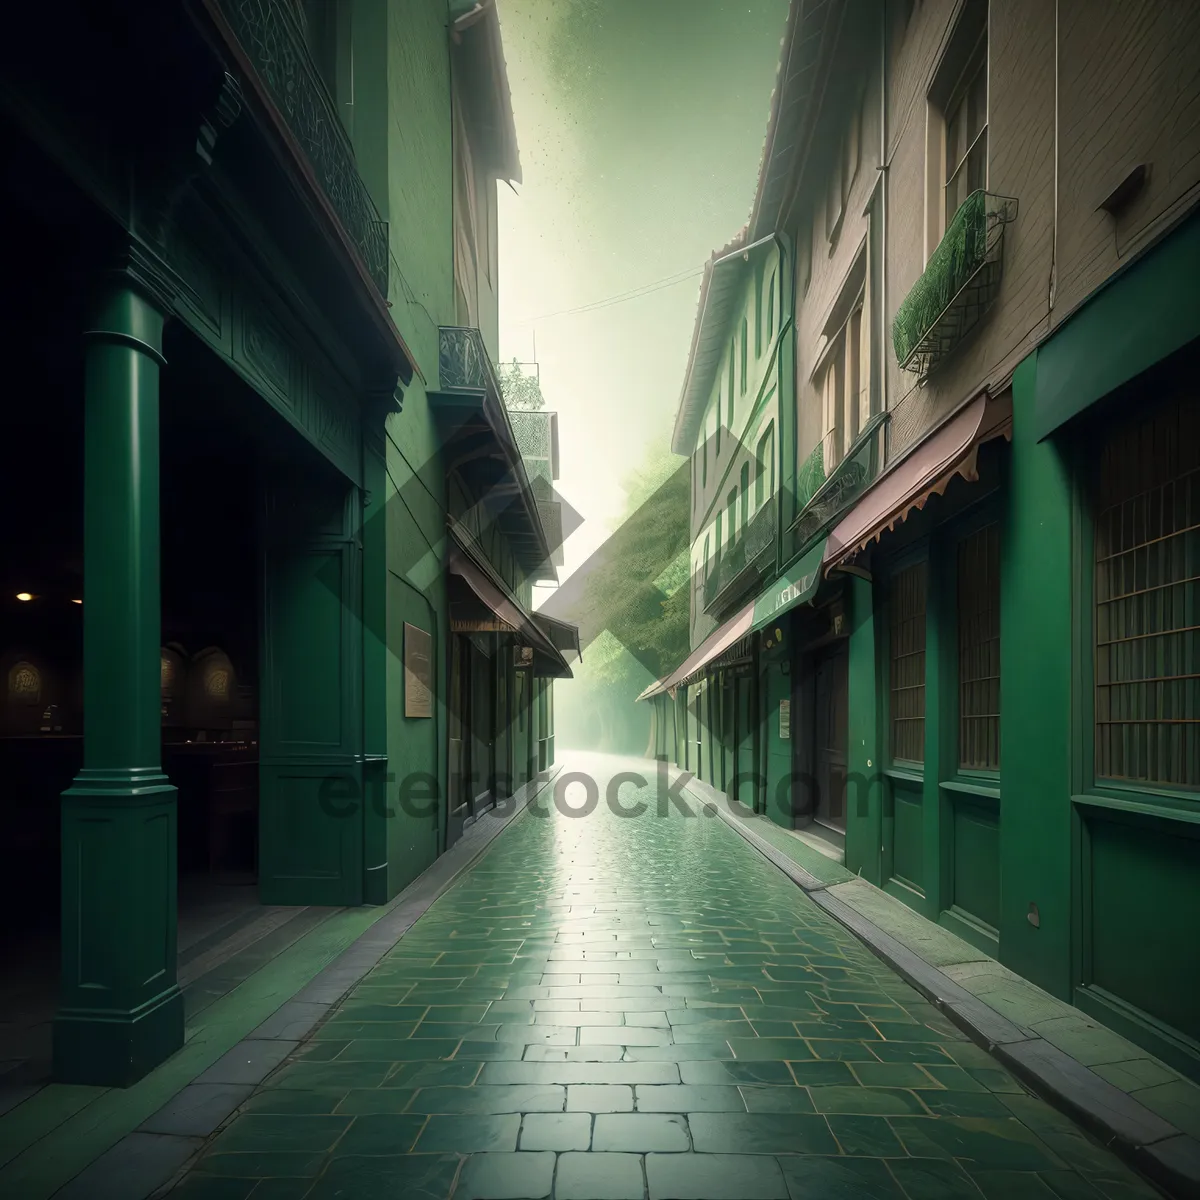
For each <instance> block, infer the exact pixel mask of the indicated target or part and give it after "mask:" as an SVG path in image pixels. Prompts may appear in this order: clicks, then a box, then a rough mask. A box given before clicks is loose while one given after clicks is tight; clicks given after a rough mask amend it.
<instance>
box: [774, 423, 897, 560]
mask: <svg viewBox="0 0 1200 1200" xmlns="http://www.w3.org/2000/svg"><path fill="white" fill-rule="evenodd" d="M887 419H888V414H887V413H877V414H876V415H875V416H873V417H872V418H871V419H870V420H869V421H868V422H867V424H866V427H865V428H864V429H863V431H862V432H861V433H860V434H859V435H858V437H857V439H856V440H855V441H854V444H853V445H851V446H850V448H849V449H848V450H847V451H846V454H845V457H843V458H842V459H841V460H840V461H837V462H834V461H833V454H832V452H831V446H832V444H833V442H832V439H833V436H834V435H832V434H827V435H826V436H825V437H824V438H823V439H822V440H821V441H820V442H819V443H818V444H817V446H816V448H815V449H814V450H813V451H812V453H811V454H809V456H808V458H807V459H805V461H804V463H803V464H802V465H801V469H800V472H799V473H798V474H799V476H800V479H799V481H798V486H800V484H801V483H803V486H809V485H810V484H811V483H813V482H816V481H817V480H818V479H820V480H821V482H819V483H818V484H817V488H816V490H815V492H812V493H810V494H809V495H808V497H807V500H806V498H805V495H804V493H803V492H801V493H800V497H799V498H800V502H801V503H802V504H804V508H803V509H802V511H801V513H800V515H799V517H797V518H796V521H795V522H794V523H793V525H792V532H793V533H794V534H795V537H796V544H797V547H800V548H802V547H803V546H805V545H807V544H808V543H809V542H810V541H812V539H813V538H815V537H816V536H817V535H818V534H820V533H821V532H823V531H824V530H826V529H828V528H829V526H830V525H832V524H833V522H834V521H835V520H836V519H837V518H838V517H839V516H840V515H841V514H842V513H843V512H844V511H845V510H846V508H848V507H849V506H850V505H851V504H852V503H853V502H854V501H855V500H857V499H858V497H859V496H861V495H862V493H863V492H864V491H866V489H867V488H868V487H870V485H871V484H872V483H873V482H874V480H875V477H876V476H877V475H878V474H879V470H880V467H881V466H882V464H883V430H884V426H885V425H886V423H887Z"/></svg>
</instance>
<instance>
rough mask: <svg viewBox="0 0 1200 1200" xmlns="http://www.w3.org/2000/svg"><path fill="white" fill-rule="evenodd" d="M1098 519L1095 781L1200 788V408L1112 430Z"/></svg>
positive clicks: (1166, 411)
mask: <svg viewBox="0 0 1200 1200" xmlns="http://www.w3.org/2000/svg"><path fill="white" fill-rule="evenodd" d="M1093 518H1094V542H1093V547H1094V570H1095V577H1094V591H1093V598H1092V603H1093V609H1094V622H1095V623H1094V633H1095V646H1094V659H1093V662H1094V688H1095V718H1094V719H1095V774H1096V778H1097V779H1098V780H1103V779H1111V780H1121V781H1127V782H1134V783H1144V784H1149V785H1152V786H1156V787H1178V788H1189V789H1191V788H1200V406H1197V404H1196V402H1195V400H1194V399H1193V398H1192V397H1191V396H1188V397H1186V398H1182V399H1179V400H1175V401H1173V402H1170V403H1167V404H1165V405H1163V406H1161V407H1160V408H1158V409H1157V410H1156V411H1154V412H1153V413H1152V415H1150V416H1148V417H1142V418H1141V419H1139V420H1138V421H1136V422H1134V423H1132V424H1127V425H1124V426H1123V427H1121V428H1118V429H1116V430H1114V431H1113V432H1112V434H1111V436H1109V437H1108V439H1107V441H1106V443H1105V444H1104V446H1103V448H1102V449H1101V452H1100V454H1099V457H1098V460H1097V464H1096V480H1095V491H1094V502H1093Z"/></svg>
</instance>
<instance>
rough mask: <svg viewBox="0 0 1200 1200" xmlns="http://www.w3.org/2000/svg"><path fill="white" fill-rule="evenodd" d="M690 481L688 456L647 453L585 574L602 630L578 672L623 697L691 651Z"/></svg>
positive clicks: (629, 700)
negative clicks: (598, 563) (600, 559)
mask: <svg viewBox="0 0 1200 1200" xmlns="http://www.w3.org/2000/svg"><path fill="white" fill-rule="evenodd" d="M689 486H690V465H689V463H688V461H687V460H686V459H681V458H679V457H678V456H676V455H674V454H671V453H670V452H669V451H666V450H659V449H657V448H656V449H655V450H654V451H652V452H651V454H650V455H649V456H648V457H647V459H646V460H645V461H644V462H643V463H642V465H641V466H640V467H639V468H638V469H637V470H635V471H634V472H633V473H632V474H631V475H630V476H629V477H628V478H627V480H626V482H625V492H626V495H627V497H628V499H627V501H626V507H625V514H624V517H623V519H622V521H621V524H620V525H619V526H618V527H617V529H616V530H615V531H614V532H613V534H612V536H611V537H610V538H609V540H608V543H607V545H606V553H605V570H603V571H596V572H594V573H593V575H592V577H591V578H589V580H588V587H589V590H590V591H591V592H592V595H591V596H590V597H588V608H589V610H590V611H592V612H594V613H596V615H597V617H598V621H597V623H598V624H599V625H601V627H602V628H603V629H604V630H605V631H606V632H605V634H604V635H603V641H602V639H601V638H597V639H595V641H594V642H593V643H592V644H593V645H595V646H596V647H597V652H596V654H595V655H594V656H593V655H592V653H591V648H590V647H589V648H588V649H587V650H585V652H584V667H585V668H586V670H585V671H584V672H582V673H581V672H576V675H577V677H578V678H580V679H583V678H585V677H586V678H587V679H590V680H592V681H594V682H595V683H596V684H601V685H603V686H604V687H605V688H607V689H611V690H612V692H613V693H614V695H615V696H616V697H619V700H620V702H621V703H628V704H632V703H633V701H634V699H635V698H636V696H637V695H638V693H639V692H640V691H641V690H642V689H643V688H644V687H645V686H646V685H647V684H648V683H650V682H652V681H653V680H654V679H656V678H658V677H659V676H660V675H661V674H663V673H665V672H666V671H669V670H672V669H673V668H675V667H676V666H678V665H679V663H681V662H682V661H683V659H684V658H685V657H686V656H687V653H688V632H689V631H688V600H689V593H690V590H691V589H690V587H689V586H687V584H688V579H689V562H690V555H689V552H688V534H689V530H688V514H689V508H688V492H689ZM617 647H620V648H622V649H623V650H624V651H625V653H619V652H617V649H616V648H617ZM593 668H594V669H593ZM640 749H641V748H640V747H639V751H640Z"/></svg>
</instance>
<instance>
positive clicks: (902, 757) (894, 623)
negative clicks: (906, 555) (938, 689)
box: [889, 562, 927, 763]
mask: <svg viewBox="0 0 1200 1200" xmlns="http://www.w3.org/2000/svg"><path fill="white" fill-rule="evenodd" d="M926 591H927V583H926V568H925V564H924V563H923V562H922V563H917V564H916V565H915V566H912V567H909V568H908V569H907V570H904V571H901V572H900V573H899V574H897V575H896V576H895V577H894V578H893V580H892V588H891V603H890V605H889V608H890V611H891V637H890V643H889V649H890V652H891V676H890V684H891V694H892V695H891V701H892V706H891V715H892V758H893V759H895V760H897V761H902V762H915V763H920V762H924V761H925V596H926Z"/></svg>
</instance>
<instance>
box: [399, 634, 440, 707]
mask: <svg viewBox="0 0 1200 1200" xmlns="http://www.w3.org/2000/svg"><path fill="white" fill-rule="evenodd" d="M432 659H433V655H432V639H431V638H430V636H429V634H428V633H427V632H426V631H425V630H424V629H418V628H417V627H416V626H415V625H410V624H409V623H408V622H407V621H405V623H404V715H405V716H406V717H432V716H433V661H432Z"/></svg>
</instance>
